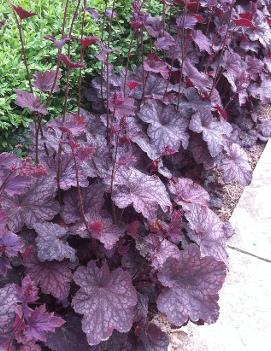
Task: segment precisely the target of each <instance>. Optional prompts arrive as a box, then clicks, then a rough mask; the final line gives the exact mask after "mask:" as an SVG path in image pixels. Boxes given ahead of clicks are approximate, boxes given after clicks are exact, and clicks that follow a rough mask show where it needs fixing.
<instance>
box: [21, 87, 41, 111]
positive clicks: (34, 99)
mask: <svg viewBox="0 0 271 351" xmlns="http://www.w3.org/2000/svg"><path fill="white" fill-rule="evenodd" d="M16 105H18V106H20V107H22V108H25V107H26V108H28V109H29V110H30V111H31V112H37V113H40V114H41V115H47V114H48V109H47V107H46V106H44V105H42V103H41V101H40V98H39V97H38V96H36V95H34V94H32V93H28V92H26V91H23V90H20V89H17V90H16Z"/></svg>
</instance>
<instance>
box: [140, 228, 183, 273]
mask: <svg viewBox="0 0 271 351" xmlns="http://www.w3.org/2000/svg"><path fill="white" fill-rule="evenodd" d="M144 239H145V240H144V250H147V251H146V254H147V258H148V259H149V260H150V261H151V265H152V267H154V268H155V269H159V268H161V267H162V266H163V264H164V263H165V262H166V260H167V259H168V258H170V257H174V258H179V256H180V250H179V249H178V247H177V246H176V245H175V244H173V243H171V242H170V241H169V240H167V239H165V238H163V237H162V236H160V235H158V234H149V235H148V236H146V238H144ZM142 253H143V255H144V252H142Z"/></svg>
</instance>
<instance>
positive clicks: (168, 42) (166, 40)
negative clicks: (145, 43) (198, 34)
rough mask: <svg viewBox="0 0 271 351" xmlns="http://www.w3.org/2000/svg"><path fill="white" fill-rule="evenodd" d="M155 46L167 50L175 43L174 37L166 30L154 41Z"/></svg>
mask: <svg viewBox="0 0 271 351" xmlns="http://www.w3.org/2000/svg"><path fill="white" fill-rule="evenodd" d="M154 44H155V46H156V47H157V49H160V50H168V49H170V48H171V47H174V46H175V45H176V41H175V39H174V38H173V37H172V36H171V35H170V34H169V33H167V32H165V34H164V35H163V36H162V37H160V38H158V39H157V40H156V41H155V43H154Z"/></svg>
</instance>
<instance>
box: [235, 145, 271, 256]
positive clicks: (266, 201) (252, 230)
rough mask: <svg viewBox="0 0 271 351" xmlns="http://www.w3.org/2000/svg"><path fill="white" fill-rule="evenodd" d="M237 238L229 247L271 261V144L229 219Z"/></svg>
mask: <svg viewBox="0 0 271 351" xmlns="http://www.w3.org/2000/svg"><path fill="white" fill-rule="evenodd" d="M230 222H231V224H232V225H233V227H234V229H235V231H236V235H234V236H233V237H232V238H231V240H229V245H232V246H235V247H238V248H239V249H242V250H245V251H248V252H250V253H253V254H254V255H257V256H260V257H263V258H266V259H269V260H271V142H269V143H268V144H267V146H266V148H265V150H264V152H263V155H262V157H261V158H260V161H259V162H258V164H257V166H256V168H255V170H254V173H253V180H252V183H251V185H250V186H248V187H247V188H245V190H244V192H243V194H242V196H241V199H240V200H239V202H238V205H237V207H236V209H235V210H234V212H233V215H232V217H231V219H230Z"/></svg>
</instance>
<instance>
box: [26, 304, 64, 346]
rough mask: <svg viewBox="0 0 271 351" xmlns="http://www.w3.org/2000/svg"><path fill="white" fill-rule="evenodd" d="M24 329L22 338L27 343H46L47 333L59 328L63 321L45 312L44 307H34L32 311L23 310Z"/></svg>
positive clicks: (28, 309)
mask: <svg viewBox="0 0 271 351" xmlns="http://www.w3.org/2000/svg"><path fill="white" fill-rule="evenodd" d="M24 321H25V329H24V332H23V333H24V336H25V338H26V340H27V341H31V340H37V341H46V336H47V334H48V333H49V332H53V331H55V329H56V328H59V327H61V326H62V325H63V324H64V323H65V321H64V320H63V319H62V318H60V317H57V316H55V315H54V314H53V313H48V312H47V311H46V308H45V305H41V306H39V307H36V308H35V309H34V310H32V309H30V308H27V309H25V310H24Z"/></svg>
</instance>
